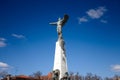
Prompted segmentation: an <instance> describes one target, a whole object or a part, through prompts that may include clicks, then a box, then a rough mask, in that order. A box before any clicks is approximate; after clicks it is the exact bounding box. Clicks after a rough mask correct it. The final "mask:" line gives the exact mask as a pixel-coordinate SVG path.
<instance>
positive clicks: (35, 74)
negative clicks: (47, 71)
mask: <svg viewBox="0 0 120 80" xmlns="http://www.w3.org/2000/svg"><path fill="white" fill-rule="evenodd" d="M30 76H31V77H33V78H36V79H39V80H40V79H41V76H42V72H40V71H37V72H35V73H33V74H32V75H30Z"/></svg>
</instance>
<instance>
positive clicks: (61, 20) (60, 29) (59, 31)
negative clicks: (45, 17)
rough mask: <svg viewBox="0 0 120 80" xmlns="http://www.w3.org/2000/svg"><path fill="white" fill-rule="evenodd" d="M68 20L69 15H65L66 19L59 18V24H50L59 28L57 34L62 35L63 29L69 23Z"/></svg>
mask: <svg viewBox="0 0 120 80" xmlns="http://www.w3.org/2000/svg"><path fill="white" fill-rule="evenodd" d="M68 18H69V16H68V15H67V14H65V15H64V17H63V19H61V18H58V21H57V22H52V23H50V24H51V25H55V26H57V32H58V34H61V33H62V27H63V26H64V25H65V23H66V22H67V20H68Z"/></svg>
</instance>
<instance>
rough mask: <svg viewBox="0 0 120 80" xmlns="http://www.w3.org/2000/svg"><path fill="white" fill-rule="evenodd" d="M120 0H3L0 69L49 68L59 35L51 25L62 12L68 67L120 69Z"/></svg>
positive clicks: (108, 73) (102, 73)
mask: <svg viewBox="0 0 120 80" xmlns="http://www.w3.org/2000/svg"><path fill="white" fill-rule="evenodd" d="M119 4H120V2H119V0H92V1H90V0H69V1H67V0H1V1H0V71H3V70H7V71H9V73H11V74H13V75H14V74H25V75H30V74H32V73H33V72H36V71H41V72H42V73H43V74H47V73H48V72H50V71H52V68H53V62H54V53H55V43H56V41H57V32H56V27H54V26H51V25H49V23H50V22H53V21H57V19H58V18H59V17H63V15H64V14H68V15H69V17H70V18H69V20H68V22H67V23H66V25H65V26H64V27H63V37H64V40H65V43H66V45H65V48H66V54H67V62H68V70H69V72H71V71H72V72H74V73H76V72H79V73H80V74H81V75H85V74H86V73H89V72H91V73H93V74H97V75H99V76H102V77H104V76H113V75H114V74H118V75H120V16H119V14H120V8H119V7H120V5H119Z"/></svg>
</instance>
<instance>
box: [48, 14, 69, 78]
mask: <svg viewBox="0 0 120 80" xmlns="http://www.w3.org/2000/svg"><path fill="white" fill-rule="evenodd" d="M68 18H69V16H68V15H64V17H63V19H61V18H59V19H58V21H57V22H52V23H50V24H51V25H55V26H57V33H58V40H57V42H56V48H55V56H54V66H53V77H54V80H61V79H63V78H65V77H66V74H67V75H68V68H67V59H66V52H65V47H64V45H65V41H64V39H63V36H62V27H63V26H64V24H65V23H66V22H67V20H68Z"/></svg>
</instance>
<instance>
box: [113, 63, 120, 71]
mask: <svg viewBox="0 0 120 80" xmlns="http://www.w3.org/2000/svg"><path fill="white" fill-rule="evenodd" d="M111 69H112V70H113V71H115V72H120V64H117V65H113V66H111Z"/></svg>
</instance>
